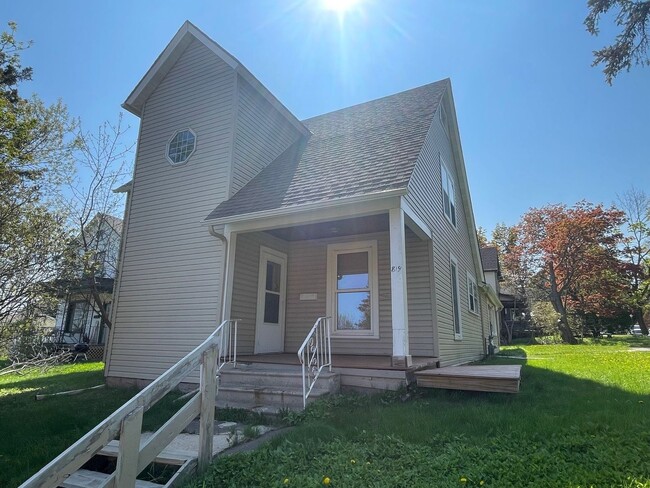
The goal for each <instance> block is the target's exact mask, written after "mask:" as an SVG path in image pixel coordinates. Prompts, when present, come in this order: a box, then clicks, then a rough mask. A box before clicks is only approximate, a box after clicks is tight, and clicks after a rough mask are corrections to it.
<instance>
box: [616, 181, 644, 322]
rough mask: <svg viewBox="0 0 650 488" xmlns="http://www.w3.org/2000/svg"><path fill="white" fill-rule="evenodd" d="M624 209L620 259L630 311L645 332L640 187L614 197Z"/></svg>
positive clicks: (642, 213) (641, 193)
mask: <svg viewBox="0 0 650 488" xmlns="http://www.w3.org/2000/svg"><path fill="white" fill-rule="evenodd" d="M618 204H619V207H620V208H621V210H623V212H625V231H626V232H625V240H624V245H623V252H622V255H623V262H624V270H625V276H626V278H627V284H628V290H627V294H626V296H627V301H628V304H629V307H630V311H631V312H632V314H633V315H634V318H635V320H636V322H637V323H638V324H639V326H640V327H641V331H642V332H643V334H645V335H648V326H647V324H646V322H645V318H644V313H645V312H647V311H648V309H650V196H648V195H647V194H646V193H645V192H644V191H643V190H639V189H637V188H631V189H629V190H628V191H626V192H625V193H623V194H622V195H620V196H619V197H618Z"/></svg>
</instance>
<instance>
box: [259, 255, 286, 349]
mask: <svg viewBox="0 0 650 488" xmlns="http://www.w3.org/2000/svg"><path fill="white" fill-rule="evenodd" d="M269 260H270V261H274V260H276V261H274V262H277V261H279V262H280V266H281V268H282V269H281V272H280V310H279V314H278V320H279V325H280V335H281V344H282V346H281V350H280V351H272V352H268V353H269V354H272V353H273V352H284V339H285V317H286V313H285V312H286V303H287V261H288V258H287V254H286V253H284V252H282V251H278V250H276V249H271V248H270V247H266V246H260V261H259V267H258V271H257V311H256V314H255V344H254V349H253V351H254V354H263V353H262V352H260V351H259V347H258V344H259V339H260V325H264V322H263V321H264V302H265V293H266V262H267V261H269ZM273 325H274V324H273ZM265 352H266V351H265Z"/></svg>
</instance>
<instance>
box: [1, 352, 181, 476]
mask: <svg viewBox="0 0 650 488" xmlns="http://www.w3.org/2000/svg"><path fill="white" fill-rule="evenodd" d="M103 367H104V365H103V363H75V364H68V365H61V366H56V367H54V368H52V369H50V370H48V371H47V372H45V373H43V372H42V371H38V370H34V371H30V372H27V373H25V374H11V375H4V376H0V486H2V487H4V486H7V487H9V486H18V485H19V484H20V483H21V482H23V481H24V480H25V479H27V478H28V477H29V476H31V475H32V474H33V473H35V472H36V471H38V470H39V469H40V468H41V467H43V466H44V465H45V464H47V463H48V462H49V461H51V460H52V459H53V458H54V457H55V456H57V455H58V454H59V453H60V452H62V451H63V450H64V449H66V448H67V447H68V446H70V445H71V444H72V443H73V442H75V441H76V440H77V439H79V438H80V437H82V436H83V435H84V434H85V433H86V432H88V431H89V430H90V429H91V428H93V427H94V426H95V425H97V424H98V423H99V422H100V421H102V420H103V419H104V418H105V417H107V416H108V415H110V414H111V413H112V412H113V411H114V410H116V409H117V408H119V407H120V406H121V405H122V404H123V403H124V402H126V401H127V400H128V399H129V398H131V397H132V396H133V394H134V393H135V390H126V389H118V388H104V389H97V390H90V391H86V392H83V393H81V394H79V395H75V396H58V397H50V398H46V399H44V400H41V401H37V400H36V398H35V395H36V393H56V392H61V391H67V390H74V389H80V388H87V387H90V386H95V385H100V384H103V383H104V375H103ZM176 396H177V395H173V397H176ZM171 400H172V398H171V396H170V397H166V398H165V399H163V401H161V402H160V403H159V404H158V405H156V406H155V407H154V408H153V409H152V410H150V411H148V412H147V413H146V414H145V418H144V422H143V428H144V429H145V430H146V429H153V428H155V427H157V426H159V425H161V424H162V423H163V422H164V421H165V420H166V419H167V418H169V416H170V415H171V413H172V412H173V411H175V410H177V409H178V406H179V405H178V404H173V405H172V403H171Z"/></svg>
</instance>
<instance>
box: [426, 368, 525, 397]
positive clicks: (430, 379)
mask: <svg viewBox="0 0 650 488" xmlns="http://www.w3.org/2000/svg"><path fill="white" fill-rule="evenodd" d="M415 377H416V379H417V382H418V386H420V387H425V388H443V389H449V390H469V391H491V392H500V393H517V392H519V383H520V381H521V365H492V366H448V367H446V368H438V369H428V370H424V371H417V372H416V373H415Z"/></svg>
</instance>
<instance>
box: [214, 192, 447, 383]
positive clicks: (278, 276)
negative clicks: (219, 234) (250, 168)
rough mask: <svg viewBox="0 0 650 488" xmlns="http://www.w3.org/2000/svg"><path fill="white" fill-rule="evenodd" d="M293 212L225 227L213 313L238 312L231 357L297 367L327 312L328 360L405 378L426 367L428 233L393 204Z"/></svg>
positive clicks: (433, 339) (429, 345) (429, 336)
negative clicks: (222, 270) (218, 300)
mask: <svg viewBox="0 0 650 488" xmlns="http://www.w3.org/2000/svg"><path fill="white" fill-rule="evenodd" d="M395 202H397V205H399V202H400V201H399V200H395V201H393V202H392V203H391V204H392V205H395ZM354 210H355V211H357V212H358V211H359V208H355V209H354ZM361 213H363V212H361ZM303 217H305V216H291V218H290V219H289V220H288V221H287V219H284V220H282V221H279V222H275V221H274V220H273V219H267V220H264V221H263V222H258V221H254V222H252V223H251V222H238V223H233V224H228V225H226V226H225V229H224V237H225V240H226V242H227V244H228V253H227V259H226V276H225V281H224V291H225V292H224V303H223V309H222V310H223V315H222V317H223V319H226V318H237V319H238V322H239V335H238V344H237V350H238V355H239V357H240V358H242V357H245V358H246V359H245V360H246V361H250V362H257V363H276V364H287V365H289V364H293V365H298V364H299V362H298V357H297V356H296V353H297V352H298V349H299V348H300V346H301V345H302V343H303V341H304V340H305V337H306V336H307V334H308V333H309V331H310V329H311V327H312V325H313V324H314V321H315V320H316V319H318V318H319V317H331V320H330V322H329V324H330V325H329V327H330V335H331V352H332V355H333V363H334V365H333V366H334V368H347V369H360V370H378V371H393V372H397V371H401V372H403V374H402V375H401V377H402V378H405V373H404V372H406V371H412V370H415V369H418V368H420V367H424V366H427V365H435V364H436V362H437V357H438V344H437V329H436V319H435V314H434V296H433V286H432V272H431V269H432V266H431V240H430V237H428V236H427V235H426V233H424V232H423V231H422V230H421V229H420V227H419V226H418V225H416V224H415V222H414V220H413V219H411V218H409V217H408V216H407V213H406V212H405V211H404V210H403V209H401V208H388V209H381V210H373V211H372V212H371V213H370V214H368V215H354V214H352V215H350V214H348V213H347V212H342V213H341V214H340V215H338V216H331V217H329V218H325V217H326V216H321V217H320V218H318V217H314V219H315V220H312V221H309V220H308V221H304V220H303ZM305 218H306V217H305Z"/></svg>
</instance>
